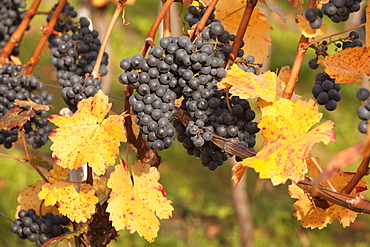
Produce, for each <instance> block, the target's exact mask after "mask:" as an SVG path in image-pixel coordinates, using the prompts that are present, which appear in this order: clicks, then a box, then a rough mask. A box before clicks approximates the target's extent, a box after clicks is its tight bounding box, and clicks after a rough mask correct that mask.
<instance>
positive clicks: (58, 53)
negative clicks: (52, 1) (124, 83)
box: [48, 2, 108, 111]
mask: <svg viewBox="0 0 370 247" xmlns="http://www.w3.org/2000/svg"><path fill="white" fill-rule="evenodd" d="M56 6H57V5H55V6H54V8H53V9H55V8H56ZM76 16H77V12H76V11H74V8H73V6H70V5H69V3H68V2H67V4H66V5H65V7H64V9H63V12H62V14H61V16H60V17H59V19H58V21H57V24H56V25H55V27H54V30H55V31H57V32H60V35H56V34H52V35H50V36H49V39H48V41H49V48H50V53H51V55H52V57H51V58H50V63H51V64H53V65H54V66H55V67H56V69H57V78H58V82H59V84H60V85H61V86H63V88H64V89H63V91H62V98H63V99H64V101H65V102H66V103H67V105H68V106H69V108H70V109H71V110H72V111H76V109H77V108H76V105H77V103H78V102H79V101H80V100H81V99H83V98H88V97H91V96H94V95H95V93H96V92H97V91H98V90H99V89H100V88H101V87H100V84H101V80H100V79H94V78H91V77H88V76H87V75H88V74H90V73H91V72H92V70H93V68H94V65H95V62H96V58H97V56H98V52H99V49H100V46H101V42H100V39H99V38H98V35H99V33H98V32H97V31H96V30H92V31H91V30H90V28H89V26H90V21H89V20H88V19H86V18H84V17H81V18H80V19H79V22H78V25H77V26H76V25H75V24H74V22H73V18H74V17H76ZM50 17H51V16H50V15H49V16H48V21H49V20H50ZM107 64H108V54H107V53H104V56H103V59H102V63H101V67H100V74H101V75H102V76H104V75H106V74H107V73H108V70H107V68H106V66H107ZM76 76H77V77H78V78H77V77H76Z"/></svg>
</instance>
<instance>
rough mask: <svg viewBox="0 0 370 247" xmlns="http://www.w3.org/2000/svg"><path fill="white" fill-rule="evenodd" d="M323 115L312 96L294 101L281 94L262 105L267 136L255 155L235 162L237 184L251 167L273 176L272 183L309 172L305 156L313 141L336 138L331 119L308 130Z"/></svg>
mask: <svg viewBox="0 0 370 247" xmlns="http://www.w3.org/2000/svg"><path fill="white" fill-rule="evenodd" d="M321 117H322V113H319V112H318V107H317V105H316V104H315V101H314V100H313V99H310V100H309V101H303V100H297V101H296V102H292V101H290V100H287V99H284V98H281V99H280V100H279V101H275V102H273V104H272V105H271V106H266V107H264V108H262V118H261V121H260V123H259V124H258V127H259V128H260V129H261V130H262V136H263V137H264V144H263V147H262V149H261V150H260V151H259V152H258V153H257V155H256V156H255V157H250V158H247V159H244V160H243V161H242V162H241V163H238V164H237V165H236V166H234V168H233V170H234V172H235V173H234V174H233V180H234V181H235V184H237V183H238V182H239V180H240V179H241V177H242V176H243V174H244V172H245V170H246V169H247V168H248V167H252V168H254V170H255V171H256V172H258V173H260V178H269V179H271V182H272V184H273V185H278V184H282V183H285V182H286V180H287V179H290V180H292V181H293V182H297V181H300V180H302V179H303V178H304V175H305V174H306V173H307V165H306V160H305V158H306V157H307V155H308V152H309V150H310V149H311V147H312V146H313V144H315V143H318V142H323V143H324V144H328V143H329V142H330V141H333V142H334V141H335V133H334V132H333V131H332V128H333V127H334V123H333V122H332V121H330V120H328V121H326V122H324V123H322V124H321V125H319V126H317V127H315V128H314V129H312V130H310V131H309V129H310V128H311V127H312V125H314V124H316V123H317V122H319V121H320V119H321Z"/></svg>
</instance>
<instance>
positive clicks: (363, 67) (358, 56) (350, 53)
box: [318, 47, 370, 84]
mask: <svg viewBox="0 0 370 247" xmlns="http://www.w3.org/2000/svg"><path fill="white" fill-rule="evenodd" d="M369 58H370V47H353V48H347V49H344V50H343V51H340V52H338V53H337V54H335V55H330V56H327V57H325V59H324V60H319V61H318V64H323V65H325V67H326V68H325V72H326V73H327V74H329V75H330V77H331V78H335V82H336V83H348V84H351V83H353V82H361V81H362V79H363V77H364V74H365V75H370V62H369Z"/></svg>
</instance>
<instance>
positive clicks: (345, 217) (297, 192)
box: [288, 162, 367, 229]
mask: <svg viewBox="0 0 370 247" xmlns="http://www.w3.org/2000/svg"><path fill="white" fill-rule="evenodd" d="M307 163H308V164H309V176H310V177H316V174H319V173H320V172H319V170H318V168H317V167H316V166H314V165H313V163H311V162H307ZM353 176H354V173H350V172H342V171H339V172H338V173H337V174H336V175H335V176H334V177H333V178H332V179H330V182H331V183H332V185H333V186H334V188H335V189H336V190H337V191H340V190H341V189H343V188H344V186H345V185H346V184H347V183H348V182H349V181H350V180H351V178H352V177H353ZM325 184H326V183H325ZM364 190H367V187H366V181H365V180H363V179H361V180H360V182H359V183H358V184H357V186H356V187H355V189H354V190H353V191H352V193H351V194H350V195H353V196H358V195H360V192H362V191H364ZM288 192H289V194H290V195H291V197H292V198H295V199H298V201H296V202H295V203H294V204H293V207H294V209H295V210H294V214H293V216H294V217H297V220H298V221H299V222H300V223H301V225H302V226H303V227H305V228H311V229H313V228H318V229H322V228H324V227H326V226H327V224H330V223H332V222H333V221H334V220H335V219H338V220H339V222H340V223H341V224H342V226H343V227H348V226H349V225H350V224H351V223H352V222H354V221H355V219H356V218H357V214H358V213H356V212H354V211H352V210H350V209H347V208H344V207H341V206H339V205H336V204H335V205H332V206H330V207H329V208H326V209H323V208H320V207H317V206H315V205H314V203H313V201H311V200H310V198H309V196H308V195H307V194H305V193H304V191H303V190H302V189H301V188H299V187H298V186H297V185H295V184H292V185H289V187H288Z"/></svg>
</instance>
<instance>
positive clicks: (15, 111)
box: [0, 107, 35, 130]
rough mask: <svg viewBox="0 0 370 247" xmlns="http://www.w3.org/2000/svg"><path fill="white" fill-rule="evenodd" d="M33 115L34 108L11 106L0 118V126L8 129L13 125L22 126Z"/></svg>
mask: <svg viewBox="0 0 370 247" xmlns="http://www.w3.org/2000/svg"><path fill="white" fill-rule="evenodd" d="M34 115H35V111H34V110H24V109H21V108H19V107H16V108H12V109H10V110H9V111H8V112H7V113H6V114H5V115H4V116H3V117H2V118H0V128H2V129H4V130H10V129H12V128H14V127H22V126H23V125H24V124H25V123H26V122H27V121H29V120H30V119H31V118H32V117H33V116H34Z"/></svg>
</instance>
